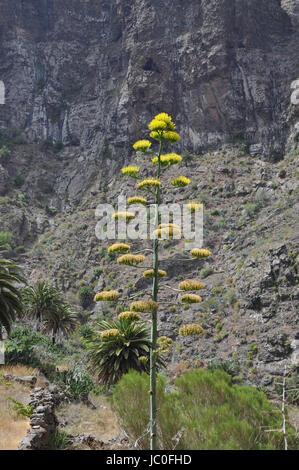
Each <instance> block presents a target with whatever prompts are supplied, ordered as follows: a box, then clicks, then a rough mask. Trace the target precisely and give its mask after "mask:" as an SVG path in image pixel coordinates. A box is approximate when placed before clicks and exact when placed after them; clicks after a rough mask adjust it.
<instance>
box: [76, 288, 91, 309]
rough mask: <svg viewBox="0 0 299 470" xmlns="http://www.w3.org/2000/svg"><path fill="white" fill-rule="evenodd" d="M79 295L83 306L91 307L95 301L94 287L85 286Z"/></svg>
mask: <svg viewBox="0 0 299 470" xmlns="http://www.w3.org/2000/svg"><path fill="white" fill-rule="evenodd" d="M78 295H79V299H80V303H81V306H82V307H83V308H87V307H89V305H91V303H92V301H93V297H94V291H93V288H92V287H90V286H83V287H81V289H80V290H79V293H78Z"/></svg>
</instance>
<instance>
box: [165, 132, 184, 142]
mask: <svg viewBox="0 0 299 470" xmlns="http://www.w3.org/2000/svg"><path fill="white" fill-rule="evenodd" d="M180 139H181V138H180V136H179V134H177V133H176V132H173V131H167V132H164V133H163V140H167V141H168V142H173V143H174V142H178V141H179V140H180Z"/></svg>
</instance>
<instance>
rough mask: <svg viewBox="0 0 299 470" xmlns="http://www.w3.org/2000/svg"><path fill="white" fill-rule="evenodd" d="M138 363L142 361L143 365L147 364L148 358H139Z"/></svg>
mask: <svg viewBox="0 0 299 470" xmlns="http://www.w3.org/2000/svg"><path fill="white" fill-rule="evenodd" d="M138 361H140V362H141V363H142V364H146V363H147V357H146V356H139V357H138Z"/></svg>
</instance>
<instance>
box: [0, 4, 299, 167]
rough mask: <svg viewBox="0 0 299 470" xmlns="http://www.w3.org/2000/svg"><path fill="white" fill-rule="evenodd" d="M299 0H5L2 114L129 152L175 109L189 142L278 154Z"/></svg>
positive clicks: (23, 124) (117, 152) (94, 151)
mask: <svg viewBox="0 0 299 470" xmlns="http://www.w3.org/2000/svg"><path fill="white" fill-rule="evenodd" d="M296 5H297V2H296V0H282V1H280V0H220V1H219V0H190V1H188V2H183V1H182V0H175V1H170V0H166V1H163V2H161V1H159V0H155V1H152V0H151V1H149V0H134V1H132V0H69V1H68V2H61V1H60V0H29V1H26V2H20V1H19V0H2V1H1V6H0V10H1V15H0V55H1V63H0V79H2V80H3V81H4V83H5V85H6V90H7V100H6V103H7V104H6V105H5V106H4V107H2V108H1V117H0V120H1V125H2V126H6V127H11V126H15V127H17V128H20V129H22V130H24V131H25V134H26V136H27V138H28V140H29V141H34V140H35V139H38V140H41V139H51V140H53V141H54V142H57V141H59V142H60V141H61V142H63V144H65V145H70V144H73V145H78V146H80V148H81V152H83V151H88V154H89V156H91V155H92V156H94V157H96V156H97V155H98V154H99V150H100V149H103V147H104V148H105V147H106V146H107V145H108V144H109V145H110V150H111V156H112V157H113V159H118V160H119V159H120V158H125V157H126V156H127V151H128V143H129V142H132V140H134V138H135V137H136V136H137V135H139V134H140V131H142V127H141V126H142V123H143V122H147V121H148V119H149V118H150V117H151V116H152V114H153V113H155V112H158V111H160V110H161V109H163V110H165V111H166V112H169V113H171V114H172V115H174V116H175V117H176V122H177V123H178V127H179V128H180V131H181V134H182V136H183V142H184V145H185V146H187V147H188V148H189V150H191V151H193V152H197V153H198V152H199V151H201V150H202V149H203V148H205V147H207V146H214V147H215V146H217V145H219V144H221V143H223V142H227V141H228V140H231V139H234V138H242V139H246V140H248V141H249V142H250V143H251V144H259V145H260V147H259V153H262V154H264V155H265V157H266V158H268V159H278V158H280V157H282V154H283V151H282V149H283V148H284V144H285V142H286V139H287V136H288V133H289V127H288V123H287V116H286V110H287V108H288V105H289V95H290V92H289V87H290V82H291V81H292V80H294V79H296V78H297V76H298V73H299V69H298V62H297V61H296V53H297V47H296V45H298V29H297V28H298V6H296Z"/></svg>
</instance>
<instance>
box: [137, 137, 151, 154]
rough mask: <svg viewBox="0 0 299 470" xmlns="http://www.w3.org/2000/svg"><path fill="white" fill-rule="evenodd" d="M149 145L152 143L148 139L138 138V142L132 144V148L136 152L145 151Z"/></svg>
mask: <svg viewBox="0 0 299 470" xmlns="http://www.w3.org/2000/svg"><path fill="white" fill-rule="evenodd" d="M151 145H152V143H151V142H150V141H149V140H138V142H136V143H135V144H134V145H133V149H134V150H136V152H147V150H149V148H150V147H151Z"/></svg>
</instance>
